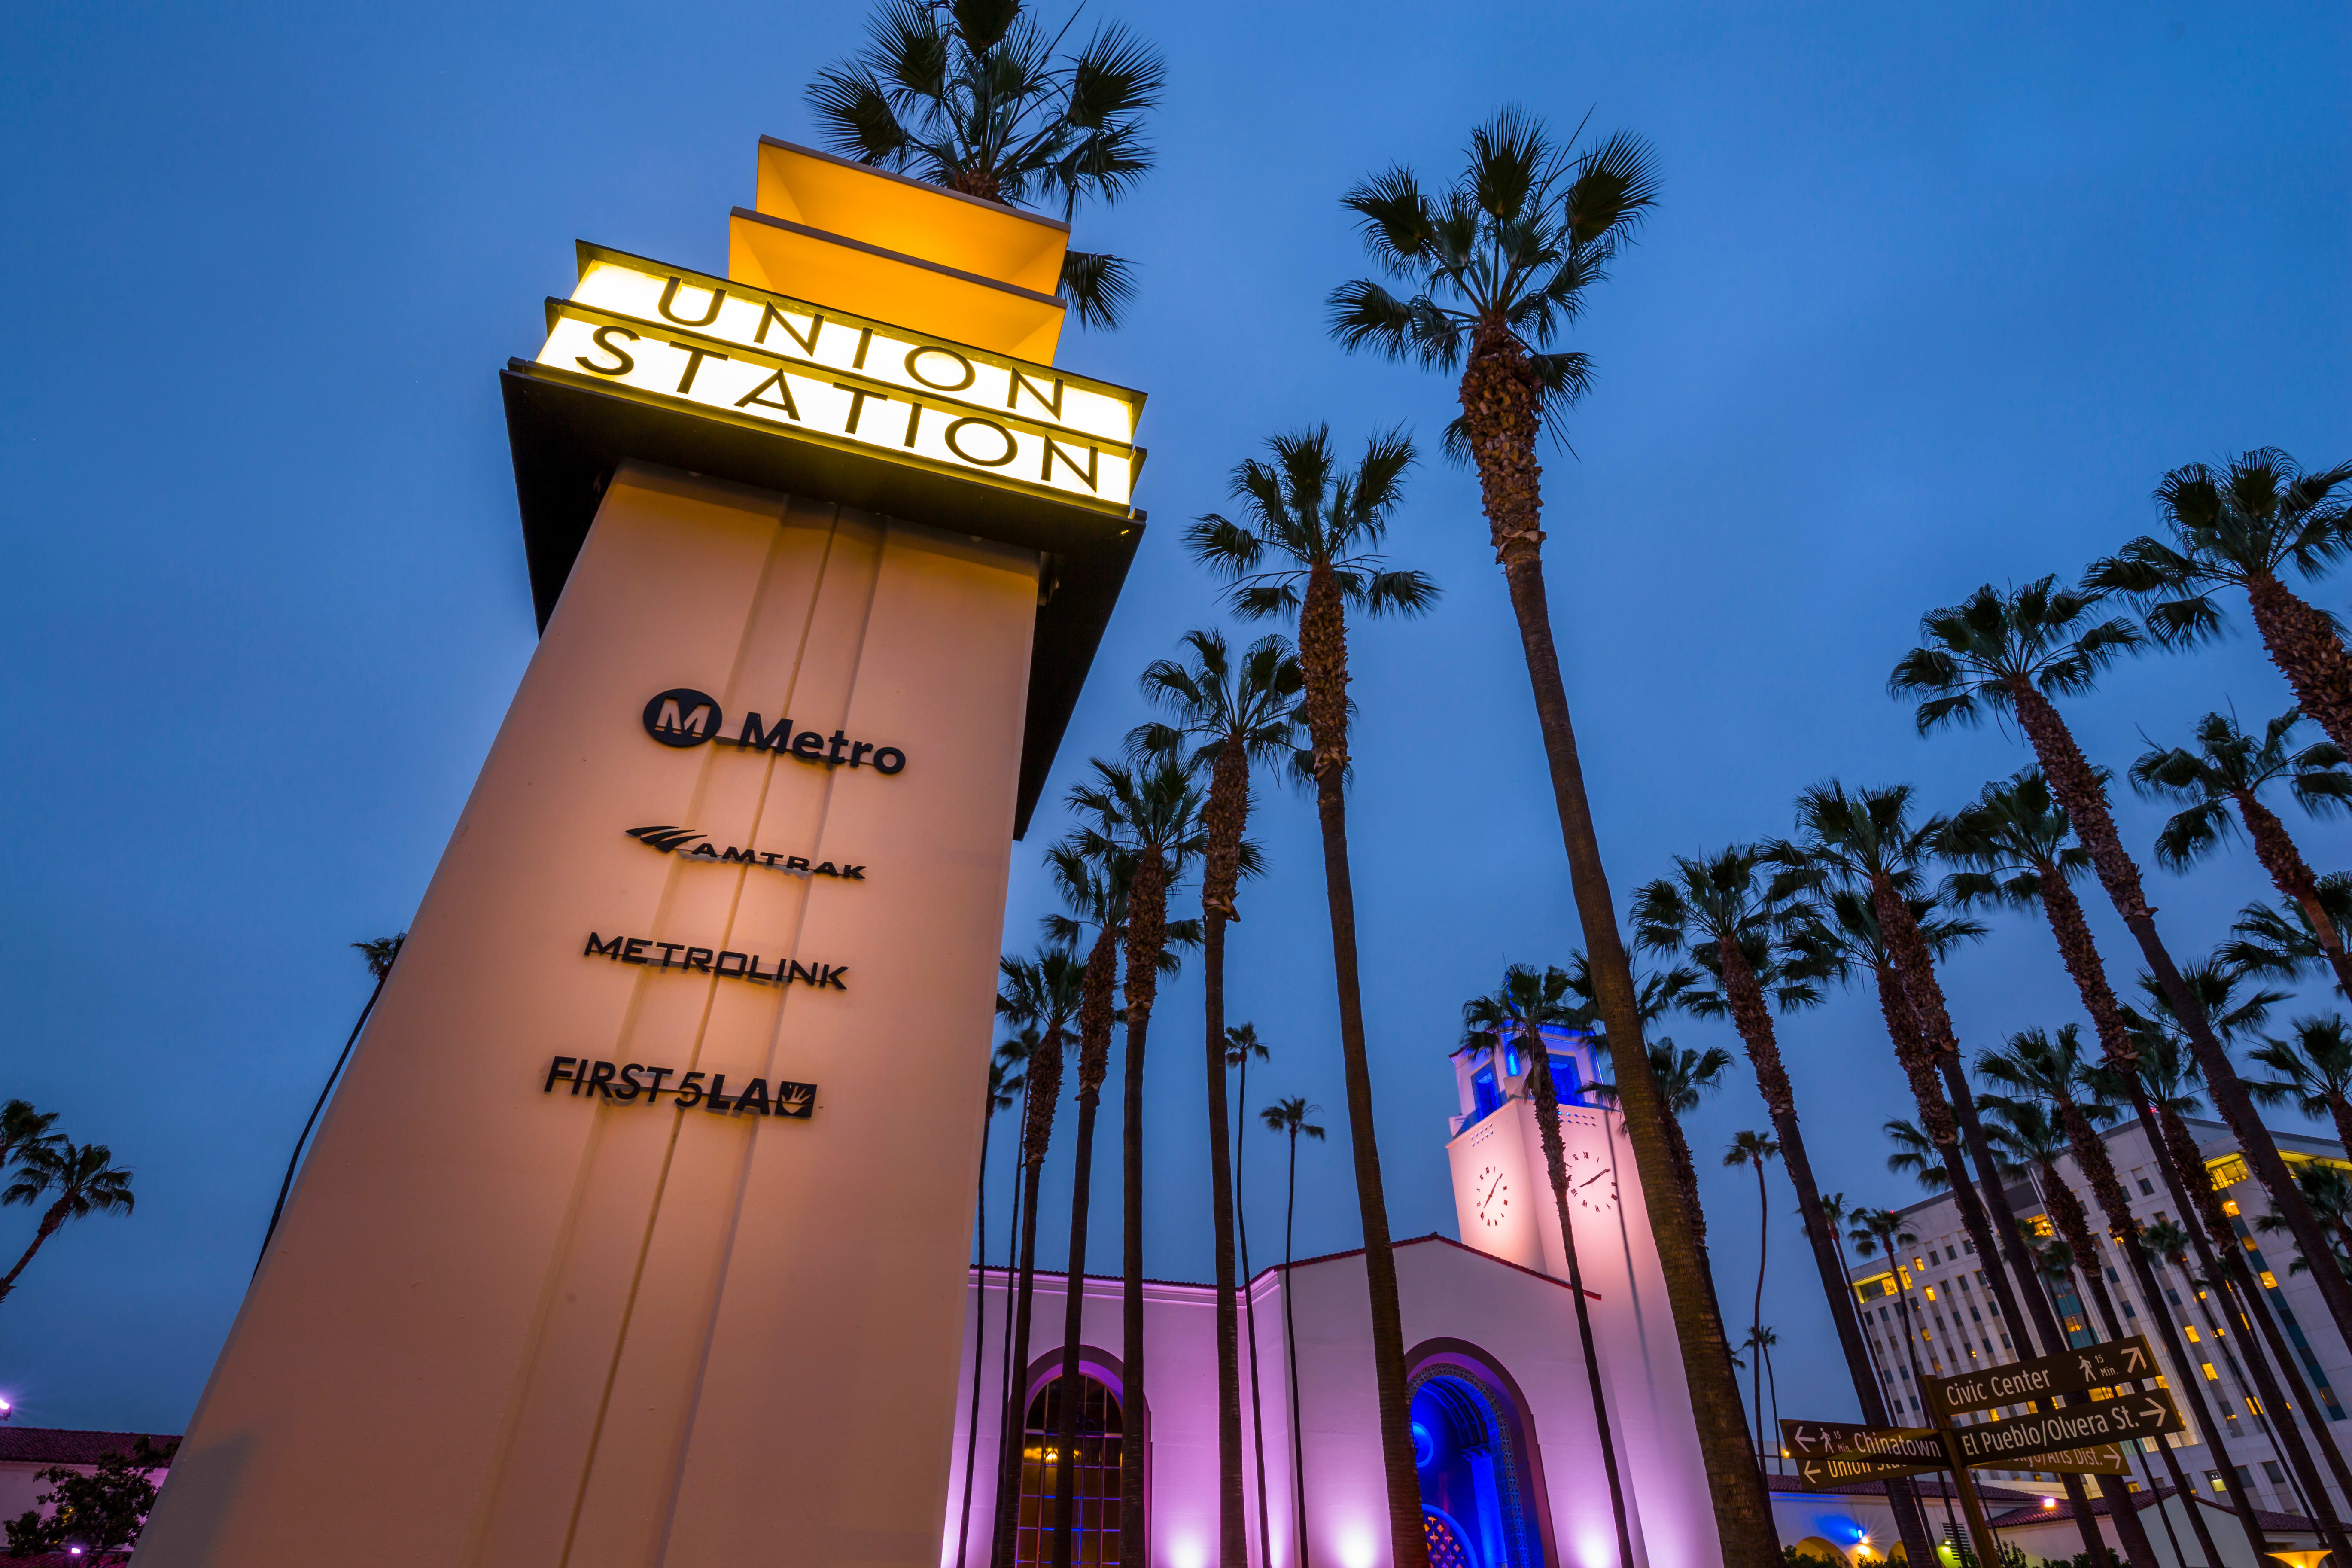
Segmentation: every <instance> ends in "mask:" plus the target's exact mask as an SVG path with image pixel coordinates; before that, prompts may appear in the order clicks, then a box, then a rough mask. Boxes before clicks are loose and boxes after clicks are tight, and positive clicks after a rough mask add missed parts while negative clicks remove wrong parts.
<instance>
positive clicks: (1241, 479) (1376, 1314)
mask: <svg viewBox="0 0 2352 1568" xmlns="http://www.w3.org/2000/svg"><path fill="white" fill-rule="evenodd" d="M1267 445H1268V449H1269V456H1270V458H1271V460H1270V461H1267V460H1261V459H1257V458H1251V459H1249V460H1247V461H1244V462H1243V463H1242V464H1241V465H1240V466H1239V467H1237V468H1235V469H1234V478H1233V491H1234V497H1235V499H1236V500H1239V501H1240V502H1241V503H1242V510H1241V516H1240V518H1239V519H1234V518H1228V517H1224V516H1223V515H1221V514H1219V513H1216V512H1211V513H1208V514H1207V515H1205V516H1203V517H1202V518H1201V519H1200V520H1199V521H1196V522H1194V523H1193V525H1192V529H1191V531H1189V532H1188V533H1187V535H1186V541H1185V542H1186V544H1187V545H1188V547H1189V548H1190V549H1191V551H1192V554H1193V556H1194V557H1195V558H1196V559H1198V560H1199V561H1201V562H1202V563H1203V564H1205V565H1206V566H1208V567H1209V568H1210V569H1211V570H1212V571H1213V572H1215V573H1217V574H1219V575H1221V576H1223V577H1224V578H1226V579H1227V580H1228V581H1229V582H1231V584H1233V586H1232V590H1231V595H1230V602H1231V603H1232V605H1233V607H1234V610H1235V612H1236V613H1237V614H1239V615H1241V616H1244V618H1248V619H1257V618H1261V617H1265V616H1297V620H1298V663H1299V669H1300V672H1301V674H1302V675H1303V676H1304V677H1305V682H1304V686H1303V688H1302V691H1301V701H1300V704H1299V709H1300V717H1301V718H1303V719H1304V720H1305V721H1306V723H1307V739H1308V742H1309V743H1310V745H1311V747H1312V749H1313V757H1312V763H1311V768H1312V771H1313V773H1314V778H1315V807H1316V816H1317V818H1318V822H1319V825H1320V826H1321V828H1322V837H1323V889H1324V897H1325V901H1326V903H1327V904H1328V907H1329V910H1330V917H1331V953H1332V963H1333V969H1334V972H1335V979H1336V982H1337V987H1338V993H1339V1053H1340V1058H1341V1062H1342V1065H1343V1066H1344V1068H1345V1070H1346V1078H1347V1084H1348V1134H1349V1146H1350V1149H1351V1152H1352V1153H1353V1155H1354V1162H1355V1169H1356V1203H1357V1206H1358V1209H1359V1211H1360V1214H1361V1215H1362V1218H1363V1228H1364V1274H1365V1280H1366V1284H1367V1287H1368V1288H1369V1289H1370V1296H1371V1318H1372V1368H1373V1376H1374V1380H1375V1383H1376V1384H1377V1387H1378V1391H1379V1395H1380V1416H1381V1460H1382V1465H1383V1469H1384V1471H1385V1475H1386V1480H1387V1487H1388V1511H1389V1547H1390V1551H1391V1553H1392V1554H1393V1556H1392V1559H1391V1561H1392V1562H1393V1563H1394V1568H1427V1564H1428V1561H1429V1540H1428V1532H1427V1531H1426V1529H1425V1527H1424V1526H1423V1523H1422V1516H1421V1482H1420V1479H1419V1476H1418V1473H1417V1472H1416V1471H1415V1469H1414V1468H1413V1446H1412V1416H1411V1415H1410V1413H1409V1411H1408V1408H1407V1403H1408V1393H1407V1390H1406V1387H1405V1373H1404V1324H1403V1317H1402V1312H1401V1310H1400V1309H1399V1307H1398V1304H1397V1283H1396V1259H1395V1257H1394V1255H1393V1254H1392V1252H1391V1244H1390V1237H1389V1218H1388V1199H1387V1196H1386V1194H1385V1192H1384V1190H1383V1188H1382V1186H1381V1154H1380V1144H1379V1142H1377V1140H1376V1139H1375V1136H1374V1133H1373V1118H1372V1076H1371V1065H1370V1056H1369V1054H1368V1052H1367V1050H1366V1047H1365V1044H1364V1004H1363V991H1362V986H1361V984H1360V981H1359V978H1358V974H1357V960H1356V894H1355V888H1354V883H1353V881H1352V879H1351V876H1350V873H1349V865H1348V809H1347V794H1346V782H1347V773H1348V721H1349V701H1348V613H1349V611H1350V610H1353V611H1355V612H1356V613H1358V614H1360V615H1370V616H1386V615H1398V616H1412V615H1419V614H1421V613H1422V612H1423V611H1424V610H1426V609H1428V608H1429V606H1430V605H1433V604H1434V603H1435V602H1436V598H1437V586H1436V584H1433V583H1432V582H1431V581H1430V580H1429V578H1428V577H1427V576H1425V575H1423V574H1422V573H1419V572H1415V571H1411V570H1407V569H1402V568H1399V567H1395V566H1392V565H1391V564H1390V563H1388V562H1387V561H1386V560H1385V559H1384V558H1382V557H1381V556H1380V555H1379V554H1378V553H1376V552H1377V551H1378V549H1379V547H1380V544H1381V539H1382V538H1383V537H1384V536H1385V534H1386V533H1387V531H1388V525H1389V521H1390V519H1391V517H1392V516H1393V515H1394V513H1395V511H1396V509H1397V508H1398V506H1400V505H1401V504H1402V501H1403V497H1404V490H1403V481H1404V475H1405V471H1406V470H1407V469H1408V468H1411V467H1412V462H1413V449H1412V442H1411V441H1410V440H1408V439H1406V438H1405V437H1404V436H1403V434H1402V432H1391V433H1389V434H1386V435H1381V436H1375V437H1372V438H1371V439H1370V441H1369V442H1367V443H1366V444H1365V447H1364V455H1363V457H1362V458H1360V460H1359V461H1358V462H1357V463H1356V465H1355V466H1354V467H1353V468H1349V469H1345V470H1343V469H1342V468H1341V465H1340V462H1339V456H1338V454H1337V453H1336V452H1335V451H1334V450H1333V449H1332V446H1331V432H1330V429H1329V427H1328V426H1318V427H1316V428H1314V429H1310V430H1306V431H1301V432H1298V433H1297V434H1294V435H1287V436H1277V437H1274V439H1273V440H1272V441H1270V442H1269V443H1268V444H1267Z"/></svg>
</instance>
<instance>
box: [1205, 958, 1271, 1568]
mask: <svg viewBox="0 0 2352 1568" xmlns="http://www.w3.org/2000/svg"><path fill="white" fill-rule="evenodd" d="M1203 967H1204V968H1205V967H1206V965H1205V964H1204V965H1203ZM1273 1055H1274V1053H1273V1051H1272V1050H1270V1049H1268V1048H1267V1047H1266V1046H1265V1043H1264V1042H1262V1041H1261V1040H1259V1038H1258V1037H1257V1026H1255V1025H1254V1024H1229V1025H1227V1026H1225V1065H1226V1066H1227V1067H1228V1068H1239V1069H1240V1071H1241V1082H1240V1083H1239V1084H1238V1085H1236V1086H1235V1091H1234V1103H1235V1104H1238V1105H1240V1106H1241V1107H1242V1108H1243V1110H1242V1121H1241V1125H1240V1126H1238V1127H1236V1128H1234V1231H1235V1233H1236V1235H1237V1237H1238V1239H1239V1241H1240V1244H1241V1255H1242V1268H1241V1278H1242V1310H1243V1312H1244V1314H1245V1315H1246V1317H1247V1319H1248V1331H1249V1373H1250V1374H1249V1382H1250V1396H1249V1405H1250V1456H1251V1458H1253V1459H1254V1460H1255V1463H1256V1465H1257V1555H1258V1561H1259V1562H1260V1563H1267V1564H1271V1563H1273V1562H1274V1549H1273V1540H1272V1534H1271V1531H1270V1528H1269V1526H1268V1525H1267V1523H1266V1501H1265V1399H1264V1397H1263V1396H1262V1395H1261V1394H1260V1393H1259V1386H1260V1385H1259V1381H1258V1374H1257V1297H1256V1294H1255V1292H1254V1291H1252V1290H1251V1289H1250V1284H1251V1282H1252V1279H1253V1276H1252V1275H1251V1274H1250V1261H1249V1204H1248V1203H1247V1201H1246V1200H1244V1198H1243V1196H1242V1194H1243V1193H1244V1191H1245V1190H1246V1189H1244V1187H1243V1185H1242V1152H1243V1150H1244V1147H1245V1146H1246V1144H1247V1142H1248V1140H1247V1138H1246V1136H1245V1134H1247V1133H1248V1131H1249V1110H1248V1107H1249V1068H1250V1063H1251V1062H1252V1061H1253V1060H1256V1061H1261V1062H1262V1061H1265V1060H1266V1059H1267V1058H1270V1057H1272V1056H1273Z"/></svg>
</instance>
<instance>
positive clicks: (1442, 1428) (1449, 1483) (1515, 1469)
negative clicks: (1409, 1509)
mask: <svg viewBox="0 0 2352 1568" xmlns="http://www.w3.org/2000/svg"><path fill="white" fill-rule="evenodd" d="M1507 1397H1508V1396H1507V1395H1506V1394H1502V1393H1500V1391H1498V1390H1496V1389H1492V1388H1488V1387H1487V1386H1486V1384H1484V1382H1483V1381H1482V1380H1480V1379H1478V1378H1476V1377H1475V1376H1474V1375H1472V1374H1471V1373H1470V1372H1469V1371H1468V1370H1467V1369H1466V1368H1465V1367H1462V1366H1460V1365H1456V1364H1448V1363H1440V1364H1438V1365H1435V1366H1432V1367H1429V1368H1427V1369H1426V1370H1424V1371H1423V1372H1422V1373H1420V1374H1419V1375H1418V1376H1416V1377H1414V1379H1413V1380H1412V1403H1411V1405H1410V1409H1411V1413H1412V1459H1413V1468H1414V1469H1415V1470H1416V1471H1418V1472H1419V1474H1420V1478H1421V1518H1422V1524H1423V1528H1424V1529H1425V1530H1426V1531H1428V1532H1429V1561H1430V1565H1431V1568H1542V1565H1543V1561H1544V1554H1543V1545H1542V1542H1541V1540H1540V1538H1539V1535H1538V1531H1537V1530H1536V1529H1535V1527H1534V1523H1533V1520H1532V1517H1531V1515H1532V1512H1533V1509H1532V1506H1531V1504H1532V1500H1531V1499H1530V1498H1529V1497H1528V1489H1529V1486H1528V1469H1527V1464H1526V1458H1525V1456H1523V1455H1521V1454H1520V1453H1518V1451H1517V1443H1516V1442H1515V1441H1514V1439H1513V1436H1512V1423H1510V1422H1507V1421H1506V1420H1504V1419H1503V1417H1502V1415H1501V1412H1500V1411H1499V1410H1498V1408H1497V1406H1496V1400H1498V1399H1503V1398H1507Z"/></svg>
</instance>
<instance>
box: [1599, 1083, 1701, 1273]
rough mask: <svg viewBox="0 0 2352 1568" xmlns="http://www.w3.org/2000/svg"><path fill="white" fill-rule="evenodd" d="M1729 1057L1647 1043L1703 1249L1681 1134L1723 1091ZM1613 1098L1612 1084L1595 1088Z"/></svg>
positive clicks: (1694, 1185)
mask: <svg viewBox="0 0 2352 1568" xmlns="http://www.w3.org/2000/svg"><path fill="white" fill-rule="evenodd" d="M1730 1067H1731V1053H1730V1052H1729V1051H1727V1050H1725V1049H1724V1048H1723V1047H1721V1046H1709V1047H1706V1049H1705V1050H1696V1049H1693V1048H1692V1047H1688V1046H1681V1047H1677V1046H1676V1045H1675V1043H1674V1041H1672V1040H1670V1039H1659V1040H1653V1041H1651V1042H1650V1076H1651V1077H1652V1078H1654V1079H1657V1082H1658V1104H1659V1107H1660V1109H1661V1110H1664V1112H1665V1126H1666V1142H1667V1145H1668V1147H1669V1148H1670V1149H1671V1150H1672V1151H1673V1152H1674V1157H1675V1180H1676V1183H1677V1184H1679V1185H1680V1186H1681V1188H1682V1192H1683V1198H1684V1201H1685V1203H1686V1204H1687V1205H1689V1209H1690V1213H1691V1215H1693V1216H1694V1217H1695V1218H1696V1220H1697V1221H1698V1225H1699V1232H1698V1244H1699V1247H1701V1248H1702V1249H1704V1248H1705V1247H1706V1210H1705V1209H1703V1208H1701V1207H1700V1206H1699V1201H1698V1166H1697V1164H1696V1162H1694V1161H1693V1160H1692V1159H1691V1150H1690V1138H1689V1136H1688V1135H1687V1134H1686V1133H1685V1132H1684V1131H1683V1118H1684V1117H1685V1116H1687V1115H1689V1114H1690V1113H1691V1112H1692V1111H1694V1110H1697V1109H1698V1108H1699V1105H1700V1102H1701V1101H1703V1100H1706V1097H1707V1096H1708V1095H1710V1094H1713V1093H1714V1092H1715V1091H1716V1090H1717V1089H1721V1088H1722V1087H1723V1075H1724V1074H1725V1073H1726V1072H1727V1071H1728V1070H1729V1069H1730ZM1593 1087H1594V1088H1595V1089H1607V1090H1608V1092H1609V1093H1610V1095H1611V1097H1612V1098H1614V1096H1615V1094H1616V1091H1617V1086H1616V1085H1615V1084H1596V1085H1594V1086H1593Z"/></svg>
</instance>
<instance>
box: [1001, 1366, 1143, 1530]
mask: <svg viewBox="0 0 2352 1568" xmlns="http://www.w3.org/2000/svg"><path fill="white" fill-rule="evenodd" d="M1078 1385H1079V1389H1080V1391H1081V1400H1080V1404H1079V1405H1078V1447H1077V1456H1078V1473H1077V1479H1076V1503H1075V1506H1076V1512H1077V1525H1078V1528H1077V1530H1076V1532H1075V1533H1076V1541H1074V1542H1072V1544H1073V1545H1074V1546H1075V1547H1076V1552H1075V1555H1074V1561H1075V1563H1077V1564H1079V1565H1080V1568H1117V1564H1118V1498H1119V1458H1120V1449H1121V1447H1122V1446H1123V1444H1122V1440H1121V1436H1120V1431H1121V1427H1122V1423H1121V1421H1120V1418H1119V1407H1118V1396H1117V1395H1116V1394H1112V1393H1111V1392H1110V1390H1109V1389H1108V1388H1106V1387H1105V1386H1104V1385H1103V1384H1100V1383H1098V1382H1097V1381H1096V1380H1095V1379H1094V1378H1092V1377H1089V1376H1087V1375H1086V1374H1085V1373H1080V1374H1079V1377H1078ZM1061 1392H1062V1380H1061V1379H1060V1378H1058V1377H1056V1378H1055V1380H1054V1381H1053V1382H1051V1383H1049V1384H1046V1385H1045V1387H1044V1388H1043V1389H1041V1390H1039V1391H1038V1393H1037V1395H1036V1397H1035V1398H1034V1399H1032V1400H1031V1401H1030V1402H1029V1417H1028V1423H1027V1429H1026V1432H1025V1434H1024V1436H1025V1437H1026V1439H1027V1440H1026V1441H1025V1442H1024V1445H1023V1448H1024V1454H1023V1461H1022V1466H1021V1505H1020V1506H1021V1513H1020V1528H1019V1531H1018V1533H1017V1534H1016V1535H1015V1536H1014V1538H1013V1560H1014V1562H1015V1563H1021V1564H1037V1563H1051V1562H1052V1561H1053V1560H1054V1544H1055V1543H1054V1536H1055V1527H1054V1515H1055V1502H1056V1500H1057V1493H1058V1489H1059V1487H1060V1481H1061V1477H1060V1470H1061V1465H1060V1463H1059V1460H1060V1458H1061V1456H1060V1453H1059V1452H1058V1445H1059V1444H1060V1442H1061V1431H1062V1401H1061Z"/></svg>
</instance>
